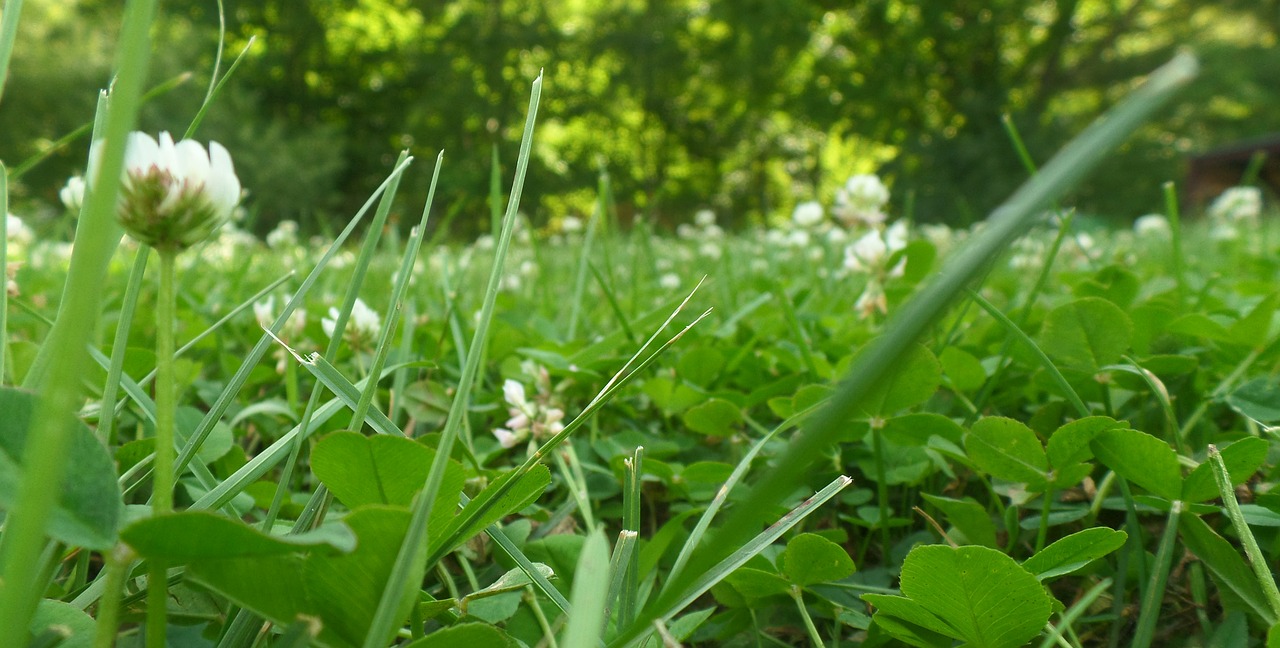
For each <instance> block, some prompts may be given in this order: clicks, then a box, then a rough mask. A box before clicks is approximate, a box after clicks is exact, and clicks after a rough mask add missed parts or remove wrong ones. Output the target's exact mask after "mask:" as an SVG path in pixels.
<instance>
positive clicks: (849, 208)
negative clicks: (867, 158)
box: [836, 173, 889, 225]
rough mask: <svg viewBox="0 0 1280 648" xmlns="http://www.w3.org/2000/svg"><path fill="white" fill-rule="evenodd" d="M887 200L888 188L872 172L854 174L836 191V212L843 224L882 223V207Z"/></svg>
mask: <svg viewBox="0 0 1280 648" xmlns="http://www.w3.org/2000/svg"><path fill="white" fill-rule="evenodd" d="M888 202H889V189H888V188H887V187H885V186H884V183H883V182H881V181H880V178H879V176H876V175H874V174H869V173H867V174H861V175H855V176H853V177H851V178H849V180H848V181H847V182H845V184H844V187H842V188H840V190H839V191H837V192H836V207H837V209H836V213H837V215H838V216H840V218H841V220H843V221H845V224H848V225H851V224H854V223H857V222H862V223H866V224H868V225H877V224H879V223H883V222H884V220H885V214H884V211H882V210H883V208H884V206H885V204H886V203H888Z"/></svg>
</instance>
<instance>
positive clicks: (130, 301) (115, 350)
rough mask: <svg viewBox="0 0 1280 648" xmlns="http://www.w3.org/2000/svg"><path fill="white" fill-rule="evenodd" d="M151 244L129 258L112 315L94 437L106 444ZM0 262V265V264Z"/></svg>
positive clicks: (111, 440) (110, 438)
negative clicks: (126, 280) (121, 292)
mask: <svg viewBox="0 0 1280 648" xmlns="http://www.w3.org/2000/svg"><path fill="white" fill-rule="evenodd" d="M150 256H151V248H150V247H148V246H146V245H142V246H139V247H138V253H137V255H136V256H135V257H134V259H133V270H131V271H130V272H129V283H128V285H126V286H125V289H124V299H123V301H121V303H120V315H119V317H117V318H116V335H115V338H114V341H113V342H112V343H111V364H110V366H108V367H107V382H106V384H105V385H103V387H102V405H101V407H99V408H98V438H99V439H101V440H102V442H103V443H105V444H107V446H108V447H110V446H112V445H113V444H114V443H115V422H116V399H117V398H118V396H119V393H120V375H121V374H122V373H124V354H125V349H126V348H128V346H129V328H130V327H131V326H132V325H133V314H134V311H135V310H136V309H137V306H138V293H139V292H141V290H142V277H143V273H144V272H145V271H146V269H147V259H148V258H149V257H150ZM3 265H4V264H3V263H0V267H3Z"/></svg>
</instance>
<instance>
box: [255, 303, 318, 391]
mask: <svg viewBox="0 0 1280 648" xmlns="http://www.w3.org/2000/svg"><path fill="white" fill-rule="evenodd" d="M278 315H279V311H277V310H276V298H275V295H271V296H269V297H267V298H266V299H264V300H261V301H256V302H254V303H253V316H254V318H255V319H257V320H258V326H261V327H262V328H263V329H267V330H270V329H271V325H272V324H274V323H275V321H276V317H277V316H278ZM306 326H307V312H306V311H305V310H303V309H301V308H295V309H294V310H293V312H292V313H290V314H289V319H287V320H285V321H284V325H283V326H281V327H280V336H281V337H283V338H284V339H285V340H293V339H297V338H299V337H301V336H302V332H303V329H305V328H306ZM273 357H274V358H275V359H276V373H281V374H282V373H284V371H285V368H286V364H287V363H288V361H289V354H288V352H287V351H285V350H284V349H283V348H277V349H276V350H275V354H274V355H273Z"/></svg>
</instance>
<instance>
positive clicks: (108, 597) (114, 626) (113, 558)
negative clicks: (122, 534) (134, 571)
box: [93, 543, 136, 648]
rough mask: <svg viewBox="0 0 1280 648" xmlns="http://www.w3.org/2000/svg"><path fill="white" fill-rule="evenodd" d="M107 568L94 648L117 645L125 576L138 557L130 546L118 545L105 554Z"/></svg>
mask: <svg viewBox="0 0 1280 648" xmlns="http://www.w3.org/2000/svg"><path fill="white" fill-rule="evenodd" d="M102 557H103V559H104V561H105V562H106V566H105V567H104V568H103V569H104V571H105V572H106V588H105V589H106V591H105V593H104V594H103V596H102V602H101V603H99V604H98V618H97V622H96V623H97V632H96V634H95V635H94V639H93V647H94V648H111V647H112V646H114V645H115V643H116V634H117V632H118V630H119V627H120V596H121V594H123V593H124V581H125V576H127V575H128V573H129V566H130V565H132V564H133V561H134V559H135V558H136V556H135V555H134V553H133V550H132V549H130V548H129V545H126V544H123V543H122V544H118V545H116V546H115V547H114V548H113V549H111V550H110V551H108V552H106V553H105V554H103V556H102Z"/></svg>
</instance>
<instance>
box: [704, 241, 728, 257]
mask: <svg viewBox="0 0 1280 648" xmlns="http://www.w3.org/2000/svg"><path fill="white" fill-rule="evenodd" d="M698 254H701V255H702V256H704V257H707V258H708V259H713V260H719V259H720V256H721V255H723V254H724V250H723V249H721V248H720V245H719V244H717V243H716V242H715V241H707V242H706V243H703V244H702V245H700V246H698Z"/></svg>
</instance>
